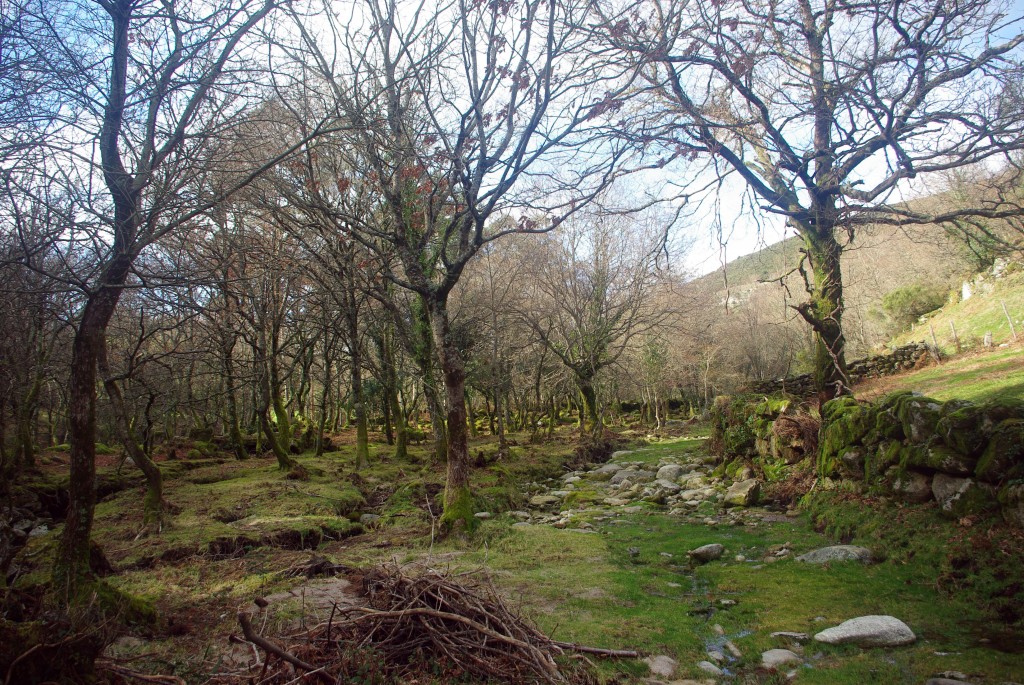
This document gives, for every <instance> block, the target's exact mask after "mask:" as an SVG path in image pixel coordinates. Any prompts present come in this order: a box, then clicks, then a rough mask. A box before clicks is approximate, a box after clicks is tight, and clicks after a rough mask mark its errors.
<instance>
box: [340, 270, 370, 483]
mask: <svg viewBox="0 0 1024 685" xmlns="http://www.w3.org/2000/svg"><path fill="white" fill-rule="evenodd" d="M348 285H349V287H348V293H347V300H346V305H347V306H346V307H345V333H346V336H347V339H348V358H349V376H350V378H351V381H352V409H353V412H354V413H355V421H356V469H363V468H366V467H367V466H368V465H369V463H370V437H369V433H368V430H367V426H366V398H365V397H363V356H362V348H361V345H360V344H359V302H358V301H357V299H356V291H355V283H354V282H352V280H351V277H350V279H349V284H348Z"/></svg>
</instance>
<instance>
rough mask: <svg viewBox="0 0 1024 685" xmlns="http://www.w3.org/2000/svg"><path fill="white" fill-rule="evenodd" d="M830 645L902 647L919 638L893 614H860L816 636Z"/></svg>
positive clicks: (817, 639)
mask: <svg viewBox="0 0 1024 685" xmlns="http://www.w3.org/2000/svg"><path fill="white" fill-rule="evenodd" d="M814 639H815V640H816V641H818V642H824V643H825V644H829V645H842V644H855V645H858V646H860V647H900V646H902V645H909V644H911V643H913V642H914V641H915V640H917V636H916V635H914V631H912V630H911V629H910V627H909V626H908V625H907V624H906V623H904V622H903V621H901V620H899V619H898V618H894V617H892V616H859V617H857V618H851V619H850V620H849V621H845V622H843V623H841V624H839V625H838V626H836V627H834V628H829V629H827V630H823V631H821V632H820V633H818V634H817V635H815V636H814Z"/></svg>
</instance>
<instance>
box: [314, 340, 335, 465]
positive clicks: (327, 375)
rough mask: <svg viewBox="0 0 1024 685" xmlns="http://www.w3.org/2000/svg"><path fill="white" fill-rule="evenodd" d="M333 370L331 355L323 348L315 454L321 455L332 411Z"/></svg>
mask: <svg viewBox="0 0 1024 685" xmlns="http://www.w3.org/2000/svg"><path fill="white" fill-rule="evenodd" d="M333 370H334V364H333V363H332V361H331V355H330V354H329V351H327V350H325V354H324V379H323V380H324V384H323V388H322V389H321V391H320V422H319V423H318V425H317V430H316V456H318V457H320V456H323V453H324V437H325V433H326V431H327V423H328V422H329V421H330V420H331V416H330V415H331V412H332V411H333V407H334V403H333V402H331V386H332V385H333V380H332V378H331V374H332V372H333Z"/></svg>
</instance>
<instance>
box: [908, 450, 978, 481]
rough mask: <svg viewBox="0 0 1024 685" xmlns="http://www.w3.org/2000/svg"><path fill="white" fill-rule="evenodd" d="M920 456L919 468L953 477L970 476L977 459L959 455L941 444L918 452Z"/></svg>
mask: <svg viewBox="0 0 1024 685" xmlns="http://www.w3.org/2000/svg"><path fill="white" fill-rule="evenodd" d="M920 454H921V455H922V460H921V463H920V464H918V465H919V466H925V467H927V468H929V469H933V470H935V471H941V472H942V473H948V474H950V475H954V476H970V475H972V474H973V473H974V465H975V464H976V463H977V461H978V460H977V459H974V458H972V457H969V456H966V455H964V454H961V453H960V452H958V451H956V450H955V449H953V448H951V447H947V446H946V445H943V444H941V443H932V444H929V445H926V446H924V447H923V448H922V449H921V450H920Z"/></svg>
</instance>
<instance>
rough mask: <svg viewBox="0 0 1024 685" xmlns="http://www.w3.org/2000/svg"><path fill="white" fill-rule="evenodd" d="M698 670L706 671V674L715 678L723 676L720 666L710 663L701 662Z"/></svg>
mask: <svg viewBox="0 0 1024 685" xmlns="http://www.w3.org/2000/svg"><path fill="white" fill-rule="evenodd" d="M697 668H699V669H700V670H702V671H704V672H705V673H710V674H711V675H713V676H720V675H722V669H720V668H719V667H718V666H715V665H714V664H713V663H711V662H710V661H701V662H699V663H698V664H697Z"/></svg>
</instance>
